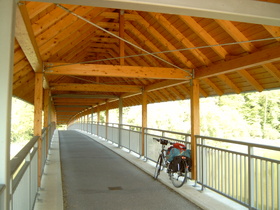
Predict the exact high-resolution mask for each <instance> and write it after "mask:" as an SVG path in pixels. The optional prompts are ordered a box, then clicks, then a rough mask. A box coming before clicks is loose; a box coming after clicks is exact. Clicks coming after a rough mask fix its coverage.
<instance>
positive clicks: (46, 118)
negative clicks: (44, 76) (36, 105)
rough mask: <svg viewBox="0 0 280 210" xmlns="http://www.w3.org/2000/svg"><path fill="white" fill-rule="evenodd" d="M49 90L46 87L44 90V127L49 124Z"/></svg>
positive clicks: (47, 137) (48, 133) (47, 147)
mask: <svg viewBox="0 0 280 210" xmlns="http://www.w3.org/2000/svg"><path fill="white" fill-rule="evenodd" d="M49 116H50V90H48V89H46V90H44V128H46V127H48V126H49V124H50V119H49V118H50V117H49ZM50 129H51V128H49V129H48V130H47V133H46V157H47V156H48V150H49V136H50V132H51V130H50Z"/></svg>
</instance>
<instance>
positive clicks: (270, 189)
mask: <svg viewBox="0 0 280 210" xmlns="http://www.w3.org/2000/svg"><path fill="white" fill-rule="evenodd" d="M68 129H78V130H83V131H87V132H89V133H91V134H94V135H97V136H99V137H102V138H104V139H105V140H107V141H110V142H112V143H114V144H117V145H118V146H120V147H125V148H127V149H128V150H129V151H133V152H135V153H137V154H139V155H141V151H142V148H141V145H142V142H141V141H142V127H139V126H132V125H119V124H113V123H108V124H105V123H95V122H87V123H76V124H73V125H71V126H69V128H68ZM144 135H145V138H144V141H145V143H144V145H145V149H144V151H145V154H144V156H145V158H147V159H149V160H151V161H156V159H157V157H158V152H159V151H160V149H161V147H160V145H159V144H158V143H157V142H155V141H153V137H164V138H166V139H168V140H170V141H174V142H181V143H184V144H185V145H186V146H187V148H188V149H190V145H191V140H190V134H186V133H180V132H172V131H166V130H159V129H151V128H144ZM196 141H197V142H196V143H197V180H195V181H196V183H198V184H199V185H201V189H202V190H203V189H204V188H208V189H210V190H213V191H215V192H217V193H219V194H221V195H223V196H225V197H227V198H229V199H231V200H234V201H236V202H237V203H239V204H241V205H243V206H245V207H247V208H249V209H272V210H280V148H279V147H275V146H268V145H261V144H254V143H249V142H244V141H236V140H229V139H220V138H212V137H205V136H196Z"/></svg>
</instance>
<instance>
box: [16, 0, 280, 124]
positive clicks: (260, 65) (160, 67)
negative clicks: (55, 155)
mask: <svg viewBox="0 0 280 210" xmlns="http://www.w3.org/2000/svg"><path fill="white" fill-rule="evenodd" d="M170 2H172V3H168V1H161V3H160V4H159V3H157V2H156V1H155V0H145V1H141V2H138V1H137V0H127V1H125V0H115V1H106V0H97V1H90V0H81V1H77V0H68V1H66V0H58V1H56V3H53V2H52V1H51V0H50V1H48V0H45V2H36V1H22V2H19V3H18V7H17V10H16V29H15V34H16V37H15V46H14V75H13V95H14V96H16V97H19V98H21V99H23V100H25V101H27V102H29V103H31V104H34V89H35V75H36V73H43V78H44V89H48V90H49V92H50V95H51V98H52V103H53V105H54V108H55V112H56V116H57V124H68V123H69V122H70V121H71V120H72V119H73V117H74V116H76V115H77V114H78V113H80V112H82V111H85V110H91V109H92V108H94V107H96V106H97V105H98V106H99V108H98V109H99V110H105V109H106V108H105V105H106V104H107V106H109V108H110V109H113V108H117V107H118V106H119V102H118V101H119V99H120V98H122V99H123V105H124V106H133V105H140V104H141V101H142V99H141V97H142V96H141V95H142V92H143V91H146V92H147V100H148V103H156V102H164V101H172V100H181V99H188V98H190V85H191V81H192V79H196V80H198V81H199V92H200V97H209V96H221V95H224V94H239V93H242V92H247V91H263V90H269V89H274V88H279V87H280V4H279V1H273V0H271V1H251V0H247V1H226V2H225V3H223V4H222V3H221V0H209V1H208V3H209V4H207V5H205V4H203V1H202V0H197V1H195V2H192V3H187V2H185V1H181V2H180V1H170ZM234 2H235V3H234ZM241 2H243V3H241ZM66 3H68V4H66ZM213 3H216V5H215V8H216V10H215V11H214V9H213V8H214V6H213ZM186 4H192V5H186ZM243 4H244V5H243ZM249 6H251V7H250V8H251V9H249ZM237 8H238V10H239V12H236V10H237ZM186 14H187V15H186Z"/></svg>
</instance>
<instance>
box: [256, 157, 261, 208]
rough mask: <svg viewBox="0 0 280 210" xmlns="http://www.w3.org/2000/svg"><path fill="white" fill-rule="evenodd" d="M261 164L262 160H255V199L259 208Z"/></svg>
mask: <svg viewBox="0 0 280 210" xmlns="http://www.w3.org/2000/svg"><path fill="white" fill-rule="evenodd" d="M259 162H260V160H258V159H256V160H255V163H256V182H255V183H256V198H255V200H256V207H257V208H258V206H259V193H258V192H259V172H258V171H259Z"/></svg>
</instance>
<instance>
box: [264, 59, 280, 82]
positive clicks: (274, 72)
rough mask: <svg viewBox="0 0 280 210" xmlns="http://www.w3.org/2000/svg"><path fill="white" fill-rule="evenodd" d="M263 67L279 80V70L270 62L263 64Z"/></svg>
mask: <svg viewBox="0 0 280 210" xmlns="http://www.w3.org/2000/svg"><path fill="white" fill-rule="evenodd" d="M263 67H264V68H265V69H266V70H267V71H268V72H269V73H270V74H271V75H272V76H273V77H274V78H275V79H276V80H277V81H278V82H280V70H279V69H278V68H276V66H275V65H273V64H272V63H267V64H264V65H263Z"/></svg>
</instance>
